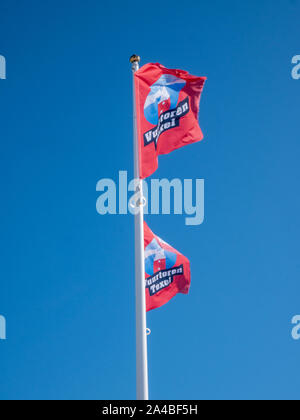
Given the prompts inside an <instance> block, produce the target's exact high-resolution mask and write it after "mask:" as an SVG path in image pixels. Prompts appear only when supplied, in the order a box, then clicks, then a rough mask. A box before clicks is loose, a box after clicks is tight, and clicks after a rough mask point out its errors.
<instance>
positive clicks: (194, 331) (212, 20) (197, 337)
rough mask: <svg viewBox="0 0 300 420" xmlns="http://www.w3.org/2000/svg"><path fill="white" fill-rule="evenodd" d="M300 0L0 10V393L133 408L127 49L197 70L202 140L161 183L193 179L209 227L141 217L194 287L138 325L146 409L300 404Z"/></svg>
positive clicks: (163, 162)
mask: <svg viewBox="0 0 300 420" xmlns="http://www.w3.org/2000/svg"><path fill="white" fill-rule="evenodd" d="M299 16H300V2H299V1H297V0H294V1H292V0H291V1H288V0H286V1H283V0H278V1H276V2H274V1H271V0H268V1H267V0H260V1H251V2H250V1H248V2H240V1H232V0H227V1H214V2H213V1H208V0H204V1H201V2H199V1H196V0H195V1H189V2H188V3H185V2H180V1H176V0H175V1H172V2H166V3H164V4H160V5H158V3H155V4H154V3H151V2H140V1H139V2H137V1H131V2H120V1H117V2H106V3H104V2H100V1H90V0H86V1H84V2H82V1H74V0H73V1H64V0H60V1H56V0H54V1H51V2H40V1H26V2H25V1H23V2H20V1H16V0H10V1H2V2H1V4H0V54H2V55H4V56H5V57H6V59H7V80H5V81H3V80H0V110H1V111H0V112H1V126H0V129H1V136H0V141H1V165H0V174H1V177H0V180H1V181H0V182H1V203H2V204H1V210H0V216H1V242H0V243H1V266H0V276H1V284H0V314H1V315H4V316H5V317H6V319H7V340H6V341H5V342H4V341H0V398H3V399H12V398H22V399H33V398H34V399H40V398H46V399H52V398H58V399H67V398H68V399H69V398H70V399H77V398H81V399H98V398H100V399H133V398H135V330H134V326H135V315H134V276H133V272H134V271H133V269H134V266H133V262H134V252H133V218H132V216H131V215H127V216H122V215H120V216H100V215H99V214H97V212H96V209H95V203H96V199H97V197H98V195H99V193H97V192H96V188H95V187H96V182H97V181H98V180H99V179H100V178H103V177H108V178H114V179H117V176H118V171H119V170H128V171H129V176H131V175H132V173H133V170H132V163H133V162H132V106H131V99H132V97H131V72H130V66H129V62H128V58H129V56H130V55H131V54H133V53H138V54H140V55H141V57H142V63H147V62H160V63H162V64H164V65H165V66H167V67H175V68H182V69H185V70H188V71H190V72H191V73H193V74H196V75H199V76H207V78H208V80H207V84H206V86H205V89H204V92H203V96H202V100H201V111H200V123H201V128H202V130H203V132H204V135H205V140H204V141H203V142H201V143H198V144H194V145H191V146H188V147H185V148H183V149H181V150H178V151H176V152H174V153H172V154H170V155H168V156H163V157H161V158H160V166H159V170H158V171H157V172H156V173H155V177H160V178H162V177H168V178H169V179H172V178H174V177H179V178H181V179H184V178H204V179H205V222H204V224H203V225H201V226H198V227H192V226H185V224H184V217H185V216H184V215H183V216H174V215H173V216H172V215H171V216H163V215H160V216H148V218H147V221H148V223H149V225H150V227H151V228H152V229H153V231H154V232H155V233H156V234H158V235H159V236H161V237H162V238H164V239H165V240H166V241H168V242H169V243H170V244H172V245H173V246H174V247H176V248H177V249H179V250H180V251H181V252H182V253H184V254H185V255H186V256H188V257H189V259H190V260H191V269H192V286H191V290H190V294H189V295H188V296H184V295H179V296H177V297H176V298H174V299H173V300H172V301H171V302H170V303H168V304H167V305H165V306H164V307H162V308H161V309H158V310H155V311H152V312H151V313H150V314H149V316H148V326H149V327H150V328H151V330H152V335H151V336H150V339H149V376H150V377H149V382H150V397H151V398H153V399H202V398H203V399H219V398H220V399H232V398H234V399H236V398H237V399H240V398H246V399H247V398H251V399H252V398H259V399H260V398H268V399H269V398H270V399H275V398H283V399H286V398H296V399H298V398H299V396H300V394H299V389H300V369H299V354H300V341H298V342H297V341H293V340H292V339H291V318H292V317H293V316H294V315H296V314H299V313H300V299H299V292H300V286H299V274H300V266H299V233H300V225H299V214H300V199H299V184H298V183H299V175H300V168H299V152H300V147H299V94H300V80H298V81H296V80H293V79H292V78H291V69H292V65H291V59H292V57H293V56H294V55H296V54H300V45H299Z"/></svg>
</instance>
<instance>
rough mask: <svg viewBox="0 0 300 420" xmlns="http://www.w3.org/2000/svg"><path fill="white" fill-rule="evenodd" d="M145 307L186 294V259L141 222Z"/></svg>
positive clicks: (188, 267) (157, 304) (187, 275)
mask: <svg viewBox="0 0 300 420" xmlns="http://www.w3.org/2000/svg"><path fill="white" fill-rule="evenodd" d="M144 244H145V281H146V309H147V311H150V310H151V309H155V308H159V307H160V306H162V305H164V304H165V303H167V302H168V301H169V300H170V299H172V297H174V296H175V295H176V294H177V293H184V294H187V293H188V291H189V288H190V282H191V274H190V262H189V260H188V259H187V258H186V257H185V256H183V255H182V254H180V252H178V251H176V249H174V248H172V247H171V246H170V245H169V244H167V243H166V242H165V241H163V240H162V239H160V238H159V237H158V236H156V235H154V233H153V232H152V231H151V230H150V229H149V227H148V225H147V224H146V222H144Z"/></svg>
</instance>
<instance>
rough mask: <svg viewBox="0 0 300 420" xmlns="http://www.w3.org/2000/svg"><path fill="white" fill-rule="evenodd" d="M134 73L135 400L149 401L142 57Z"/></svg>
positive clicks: (133, 65)
mask: <svg viewBox="0 0 300 420" xmlns="http://www.w3.org/2000/svg"><path fill="white" fill-rule="evenodd" d="M130 62H131V68H132V74H133V81H132V82H133V132H134V136H133V138H134V145H133V147H134V177H135V179H137V180H138V181H137V182H138V186H137V189H136V192H139V195H138V197H139V198H138V199H137V206H138V209H139V211H138V212H137V214H135V216H134V225H135V226H134V231H135V316H136V397H137V399H138V400H148V398H149V397H148V361H147V332H146V297H145V260H144V209H143V201H144V198H143V181H142V180H141V179H140V169H139V153H138V136H137V117H136V97H135V87H134V73H135V72H136V71H137V70H138V69H139V62H140V57H139V56H138V55H132V56H131V57H130Z"/></svg>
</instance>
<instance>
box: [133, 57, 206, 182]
mask: <svg viewBox="0 0 300 420" xmlns="http://www.w3.org/2000/svg"><path fill="white" fill-rule="evenodd" d="M134 76H135V77H134V79H135V92H136V111H137V129H138V139H139V158H140V177H141V178H146V177H148V176H150V175H151V174H153V172H155V171H156V169H157V166H158V160H157V156H158V155H163V154H166V153H170V152H171V151H172V150H175V149H178V148H179V147H182V146H185V145H187V144H190V143H194V142H196V141H200V140H202V139H203V134H202V131H201V129H200V127H199V124H198V114H199V102H200V96H201V92H202V89H203V86H204V83H205V80H206V77H197V76H192V75H191V74H189V73H188V72H186V71H183V70H175V69H174V70H172V69H167V68H166V67H164V66H162V65H161V64H158V63H156V64H154V63H149V64H146V65H145V66H143V67H141V68H140V69H139V70H138V71H137V72H135V74H134Z"/></svg>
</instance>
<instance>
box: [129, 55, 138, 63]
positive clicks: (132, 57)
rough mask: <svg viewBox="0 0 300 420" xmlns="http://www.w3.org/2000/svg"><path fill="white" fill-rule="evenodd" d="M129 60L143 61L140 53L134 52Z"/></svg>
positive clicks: (132, 61)
mask: <svg viewBox="0 0 300 420" xmlns="http://www.w3.org/2000/svg"><path fill="white" fill-rule="evenodd" d="M129 61H130V63H131V64H133V63H139V62H140V61H141V57H140V56H139V55H136V54H133V55H132V56H131V57H130V58H129Z"/></svg>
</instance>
